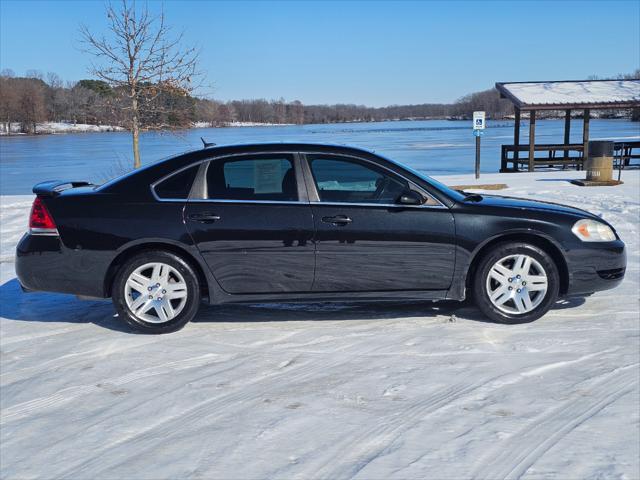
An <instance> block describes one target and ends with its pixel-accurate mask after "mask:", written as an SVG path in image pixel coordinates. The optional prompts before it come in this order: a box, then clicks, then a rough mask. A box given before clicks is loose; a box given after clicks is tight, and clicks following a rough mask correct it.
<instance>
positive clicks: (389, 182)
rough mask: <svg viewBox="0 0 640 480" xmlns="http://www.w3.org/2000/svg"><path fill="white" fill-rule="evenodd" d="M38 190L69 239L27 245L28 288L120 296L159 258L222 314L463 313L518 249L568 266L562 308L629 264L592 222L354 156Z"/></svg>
mask: <svg viewBox="0 0 640 480" xmlns="http://www.w3.org/2000/svg"><path fill="white" fill-rule="evenodd" d="M243 160H244V163H243V162H242V161H243ZM278 162H280V163H278ZM341 162H342V163H341ZM361 167H362V168H361ZM367 169H371V170H372V171H373V172H376V173H375V175H378V177H376V178H377V180H376V181H375V184H374V183H373V180H370V179H369V178H367V177H366V173H363V172H366V170H367ZM340 172H341V173H340ZM354 172H355V173H354ZM224 175H226V177H224ZM340 175H342V177H340V178H347V179H348V180H345V183H344V185H347V187H345V186H344V185H343V184H340V183H339V182H336V181H335V180H334V179H333V176H336V177H339V176H340ZM349 175H351V177H349ZM359 175H360V176H361V177H362V178H360V177H359ZM223 177H224V178H223ZM251 178H253V182H254V183H252V184H251V186H250V187H247V182H249V183H251V181H252V180H251ZM243 182H244V183H243ZM349 188H351V189H352V190H349ZM374 188H375V192H374V191H373V189H374ZM354 189H356V190H354ZM357 189H360V190H357ZM362 192H368V193H366V194H365V193H362ZM34 193H36V194H37V196H38V199H39V201H40V202H41V203H42V204H43V205H44V207H45V209H46V210H47V211H48V213H49V214H50V216H51V217H52V218H53V221H54V222H55V229H49V230H47V229H44V230H43V231H39V230H38V229H32V231H31V232H30V233H27V234H26V235H25V236H24V237H23V238H22V240H21V241H20V243H19V245H18V247H17V258H16V273H17V275H18V278H19V280H20V283H21V284H22V285H23V287H24V288H25V289H28V290H39V291H50V292H61V293H70V294H76V295H80V296H87V297H110V296H112V294H113V291H112V288H113V282H114V279H115V277H116V275H117V274H118V271H119V269H121V268H122V267H123V265H125V264H126V263H127V261H128V259H130V258H131V257H132V256H133V255H135V254H137V253H139V252H142V251H146V250H149V249H156V250H163V251H168V252H171V253H173V254H175V255H177V256H179V257H181V258H183V259H184V260H185V261H186V262H188V263H189V264H190V265H191V266H192V267H193V270H194V271H195V273H196V275H197V277H198V284H199V286H200V287H199V288H200V289H201V295H202V297H203V298H205V299H207V300H208V302H209V303H212V304H220V303H226V302H254V301H258V300H259V301H267V300H284V299H286V300H287V301H291V300H305V301H307V300H331V299H348V300H358V299H381V298H387V299H429V300H437V299H451V300H463V299H464V298H465V296H466V292H467V290H468V289H469V288H470V282H471V279H472V278H473V275H474V272H475V271H476V269H477V268H478V261H479V259H480V258H483V256H484V255H486V254H487V252H490V251H491V250H492V248H494V247H495V246H496V245H499V244H504V243H505V242H520V243H526V244H528V245H532V246H535V247H537V248H539V249H541V250H543V251H544V252H545V253H546V254H547V255H548V256H549V257H550V258H552V259H553V262H554V264H555V266H556V267H557V271H558V281H559V285H558V293H559V294H560V295H570V294H589V293H592V292H595V291H597V290H603V289H608V288H612V287H614V286H616V285H617V284H618V283H619V282H620V281H621V280H622V278H623V276H624V271H625V266H626V258H625V247H624V244H623V242H622V241H621V240H620V239H619V238H618V236H617V234H613V235H614V237H612V238H611V239H610V240H609V241H600V242H585V241H583V240H582V239H580V238H579V237H578V236H577V235H576V234H574V233H573V232H572V228H574V226H575V224H576V222H577V221H578V220H592V221H595V222H599V223H598V225H600V224H603V225H607V226H608V227H610V226H609V225H608V224H606V222H604V221H603V220H602V219H601V218H599V217H597V216H595V215H593V214H591V213H589V212H586V211H584V210H580V209H577V208H572V207H568V206H562V205H557V204H552V203H546V202H535V201H530V200H522V199H516V198H508V197H500V196H489V195H482V196H479V195H467V194H465V193H463V192H458V191H454V190H451V189H449V188H448V187H445V186H444V185H441V184H439V183H438V182H436V181H434V180H432V179H430V178H428V177H424V176H422V175H420V174H418V173H417V172H414V171H411V170H410V169H407V168H405V167H403V166H400V165H398V164H396V163H395V162H392V161H390V160H388V159H385V158H383V157H381V156H379V155H376V154H374V153H372V152H369V151H365V150H361V149H357V148H351V147H345V146H331V145H313V144H284V143H279V144H255V145H235V146H224V147H213V148H206V149H203V150H200V151H194V152H190V153H187V154H184V155H180V156H177V157H174V158H171V159H168V160H165V161H162V162H159V163H156V164H152V165H149V166H146V167H144V168H142V169H140V170H138V171H135V172H133V173H131V174H128V175H125V176H124V177H121V178H118V179H116V180H114V181H111V182H109V183H106V184H104V185H101V186H94V185H88V184H85V183H83V182H76V183H72V182H64V181H60V182H45V183H42V184H38V185H36V186H35V187H34ZM374 197H375V201H374V202H373V201H369V199H370V198H374ZM400 197H403V198H402V199H400ZM416 197H417V199H416ZM363 198H364V199H365V200H362V199H363ZM603 228H604V227H603Z"/></svg>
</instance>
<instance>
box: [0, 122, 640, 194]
mask: <svg viewBox="0 0 640 480" xmlns="http://www.w3.org/2000/svg"><path fill="white" fill-rule="evenodd" d="M563 126H564V121H563V120H539V121H538V123H537V125H536V139H537V140H538V142H540V143H552V142H561V141H562V139H563V133H562V132H563ZM571 127H572V135H571V141H572V142H580V141H581V138H582V120H574V121H573V122H572V125H571ZM590 131H591V135H590V136H591V139H632V138H634V139H638V138H640V124H639V123H633V122H631V121H628V120H599V119H594V120H592V121H591V125H590ZM201 136H202V137H204V138H205V139H206V140H207V141H209V142H215V143H217V144H228V143H248V142H280V141H301V142H320V143H322V142H328V143H337V144H349V145H353V146H358V147H364V148H367V149H372V150H375V151H376V152H379V153H381V154H383V155H385V156H387V157H389V158H392V159H394V160H397V161H400V162H404V163H406V164H408V165H410V166H411V167H413V168H416V169H418V170H421V171H424V172H426V173H427V174H430V175H438V174H455V173H469V172H472V171H473V166H474V155H475V147H474V137H473V135H472V131H471V122H470V121H446V120H426V121H402V122H379V123H346V124H345V123H342V124H330V125H291V126H274V127H229V128H207V129H192V130H183V131H178V132H174V133H158V132H147V133H144V134H142V137H141V154H142V161H143V163H150V162H155V161H158V160H160V159H162V158H165V157H167V156H171V155H175V154H177V153H181V152H185V151H188V150H193V149H196V148H201V147H202V143H201V141H200V137H201ZM527 136H528V122H526V121H525V122H523V125H522V131H521V142H522V143H526V142H527ZM512 141H513V122H512V121H502V120H501V121H489V122H488V129H487V130H486V132H485V135H484V136H483V138H482V171H483V172H496V171H498V169H499V167H500V145H502V144H504V143H512ZM131 158H132V154H131V137H130V134H129V133H116V132H113V133H78V134H61V135H43V136H37V137H26V136H16V137H1V138H0V169H1V172H0V173H1V174H0V194H2V195H7V194H24V193H30V192H31V187H32V186H33V184H34V183H37V182H40V181H43V180H49V179H64V180H67V179H68V180H89V181H92V182H97V183H101V182H104V181H105V180H106V179H107V178H110V177H113V176H114V175H115V174H116V173H118V172H119V171H121V170H122V168H126V167H128V166H129V165H131V164H132V163H133V162H132V160H131ZM118 165H120V166H118Z"/></svg>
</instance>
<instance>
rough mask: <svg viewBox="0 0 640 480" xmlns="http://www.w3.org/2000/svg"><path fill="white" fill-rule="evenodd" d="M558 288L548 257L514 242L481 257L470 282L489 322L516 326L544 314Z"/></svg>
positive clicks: (553, 269) (556, 270)
mask: <svg viewBox="0 0 640 480" xmlns="http://www.w3.org/2000/svg"><path fill="white" fill-rule="evenodd" d="M516 262H517V263H516ZM545 279H546V280H545ZM545 281H546V283H545ZM559 288H560V275H559V273H558V267H557V266H556V264H555V262H554V261H553V259H552V258H551V257H550V256H549V254H548V253H546V252H545V251H544V250H542V249H541V248H539V247H537V246H535V245H530V244H527V243H519V242H514V243H502V244H498V245H497V246H495V247H494V248H492V249H491V251H490V252H488V253H487V254H486V255H484V257H483V258H482V259H481V260H480V263H479V264H478V268H477V269H476V273H475V276H474V278H473V287H472V294H473V298H474V300H475V303H476V305H477V306H478V308H480V310H481V311H482V313H484V314H485V315H486V316H487V317H488V318H489V319H490V320H492V321H494V322H498V323H508V324H518V323H528V322H533V321H534V320H537V319H538V318H540V317H542V316H543V315H544V314H545V313H547V312H548V311H549V309H550V308H551V306H552V305H553V304H554V303H555V301H556V300H557V298H558V291H559ZM492 297H493V299H492ZM527 299H528V300H527Z"/></svg>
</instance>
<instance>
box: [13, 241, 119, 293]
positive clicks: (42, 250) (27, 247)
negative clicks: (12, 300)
mask: <svg viewBox="0 0 640 480" xmlns="http://www.w3.org/2000/svg"><path fill="white" fill-rule="evenodd" d="M107 257H108V255H107V254H106V253H105V252H92V251H88V250H73V249H69V248H66V247H65V246H64V245H63V244H62V242H61V241H60V237H58V236H53V235H31V234H29V233H27V234H25V235H24V236H23V237H22V239H21V240H20V242H19V243H18V246H17V247H16V263H15V268H16V275H17V277H18V281H19V282H20V286H21V287H22V289H23V290H24V291H43V292H56V293H70V294H73V295H84V296H89V297H104V285H103V282H104V278H105V272H106V268H107V267H108V265H109V259H108V258H107Z"/></svg>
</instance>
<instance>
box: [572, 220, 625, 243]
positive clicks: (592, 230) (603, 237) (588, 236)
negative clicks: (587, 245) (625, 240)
mask: <svg viewBox="0 0 640 480" xmlns="http://www.w3.org/2000/svg"><path fill="white" fill-rule="evenodd" d="M571 231H572V232H573V233H574V235H575V236H576V237H578V238H579V239H580V240H582V241H583V242H612V241H614V240H615V239H616V234H615V233H613V230H611V227H609V226H608V225H605V224H604V223H600V222H596V221H595V220H587V219H585V220H578V221H577V222H576V223H575V225H574V226H573V228H572V229H571Z"/></svg>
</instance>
